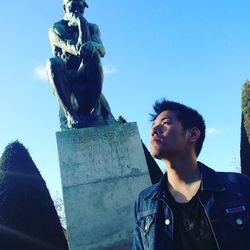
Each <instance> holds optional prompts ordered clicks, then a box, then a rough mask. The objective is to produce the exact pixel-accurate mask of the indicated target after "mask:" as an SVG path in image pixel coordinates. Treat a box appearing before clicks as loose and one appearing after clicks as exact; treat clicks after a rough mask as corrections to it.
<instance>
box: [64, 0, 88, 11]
mask: <svg viewBox="0 0 250 250" xmlns="http://www.w3.org/2000/svg"><path fill="white" fill-rule="evenodd" d="M70 2H76V3H79V4H82V5H83V6H84V7H86V8H88V7H89V6H88V4H87V3H86V0H63V7H64V9H65V6H66V5H67V4H68V3H70Z"/></svg>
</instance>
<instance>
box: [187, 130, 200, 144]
mask: <svg viewBox="0 0 250 250" xmlns="http://www.w3.org/2000/svg"><path fill="white" fill-rule="evenodd" d="M200 136H201V131H200V130H199V129H198V128H196V127H193V128H191V129H190V137H189V141H190V142H197V141H198V140H199V138H200Z"/></svg>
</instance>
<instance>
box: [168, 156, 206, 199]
mask: <svg viewBox="0 0 250 250" xmlns="http://www.w3.org/2000/svg"><path fill="white" fill-rule="evenodd" d="M165 163H166V165H167V182H168V189H169V191H170V193H171V194H172V196H173V197H174V199H175V200H176V201H177V202H180V203H185V202H188V201H189V200H191V199H192V197H193V196H194V195H195V194H196V193H197V191H198V190H199V187H200V184H201V173H200V169H199V167H198V164H197V161H196V158H195V159H194V158H191V159H185V161H181V160H179V159H178V160H177V161H171V162H170V161H165Z"/></svg>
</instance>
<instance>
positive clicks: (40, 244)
mask: <svg viewBox="0 0 250 250" xmlns="http://www.w3.org/2000/svg"><path fill="white" fill-rule="evenodd" d="M0 249H3V250H64V249H68V246H67V242H66V239H65V237H64V234H63V230H62V227H61V224H60V221H59V218H58V215H57V212H56V210H55V207H54V204H53V201H52V199H51V197H50V194H49V191H48V189H47V187H46V184H45V181H44V180H43V178H42V176H41V174H40V172H39V170H38V169H37V167H36V166H35V164H34V162H33V160H32V159H31V157H30V155H29V153H28V151H27V149H26V148H25V147H24V146H23V145H22V144H21V143H19V142H18V141H16V142H13V143H11V144H9V145H8V146H7V147H6V149H5V151H4V153H3V155H2V157H1V159H0Z"/></svg>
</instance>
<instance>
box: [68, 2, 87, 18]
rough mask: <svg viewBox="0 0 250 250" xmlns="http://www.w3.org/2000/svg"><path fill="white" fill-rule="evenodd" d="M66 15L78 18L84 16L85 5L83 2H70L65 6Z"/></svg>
mask: <svg viewBox="0 0 250 250" xmlns="http://www.w3.org/2000/svg"><path fill="white" fill-rule="evenodd" d="M64 8H65V13H66V15H67V17H68V18H69V19H70V18H77V17H80V16H82V15H83V13H84V8H85V6H84V3H83V2H82V1H77V0H72V1H70V2H68V3H67V4H66V5H65V6H64Z"/></svg>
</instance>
